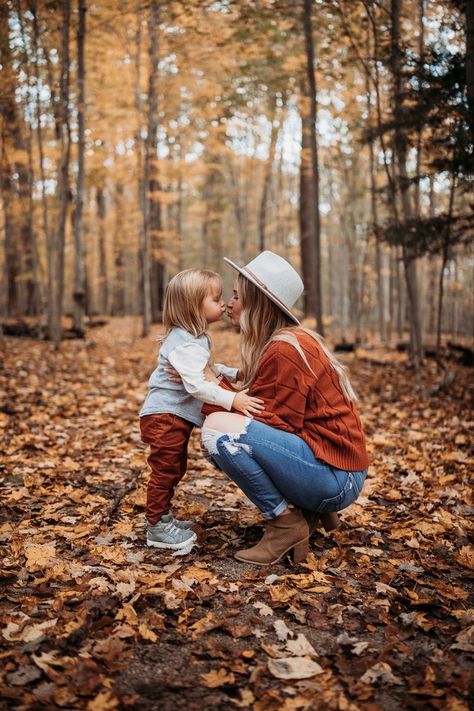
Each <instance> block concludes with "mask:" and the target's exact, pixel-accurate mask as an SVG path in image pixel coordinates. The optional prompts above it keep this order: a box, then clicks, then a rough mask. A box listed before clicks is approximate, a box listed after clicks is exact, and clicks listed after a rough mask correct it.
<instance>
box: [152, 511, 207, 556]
mask: <svg viewBox="0 0 474 711" xmlns="http://www.w3.org/2000/svg"><path fill="white" fill-rule="evenodd" d="M168 515H169V514H168ZM163 519H164V516H162V517H161V520H160V521H158V523H156V524H155V525H154V526H152V525H151V524H150V523H147V527H146V543H147V546H154V547H155V548H167V549H169V550H173V551H179V550H181V549H182V548H191V547H192V544H193V543H194V541H195V540H196V534H195V533H194V531H191V530H189V529H185V528H178V527H177V526H175V525H174V523H173V522H172V521H164V520H163Z"/></svg>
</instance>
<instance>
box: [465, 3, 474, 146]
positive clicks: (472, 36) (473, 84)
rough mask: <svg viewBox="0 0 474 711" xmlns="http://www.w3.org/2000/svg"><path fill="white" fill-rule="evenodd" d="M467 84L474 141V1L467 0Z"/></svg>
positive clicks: (473, 138) (470, 124) (470, 123)
mask: <svg viewBox="0 0 474 711" xmlns="http://www.w3.org/2000/svg"><path fill="white" fill-rule="evenodd" d="M466 85H467V100H468V103H469V126H470V128H471V137H472V140H473V141H474V3H473V2H472V0H466Z"/></svg>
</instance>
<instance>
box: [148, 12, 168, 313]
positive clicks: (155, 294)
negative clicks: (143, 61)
mask: <svg viewBox="0 0 474 711" xmlns="http://www.w3.org/2000/svg"><path fill="white" fill-rule="evenodd" d="M159 21H160V7H159V4H158V0H151V3H150V8H149V16H148V34H149V38H150V44H149V49H148V54H149V58H150V68H149V70H150V73H149V77H148V122H147V124H148V125H147V137H146V144H145V176H146V179H145V186H146V190H147V198H146V222H145V229H146V231H147V233H148V244H149V250H150V251H151V254H150V255H149V259H150V270H149V275H150V276H149V278H150V297H151V320H152V321H154V322H156V321H158V320H159V318H160V316H161V310H162V308H163V297H164V263H163V255H162V253H161V250H162V244H161V239H162V238H161V204H160V196H159V191H160V183H159V179H158V165H157V162H158V86H157V84H158V64H159V57H158V28H159Z"/></svg>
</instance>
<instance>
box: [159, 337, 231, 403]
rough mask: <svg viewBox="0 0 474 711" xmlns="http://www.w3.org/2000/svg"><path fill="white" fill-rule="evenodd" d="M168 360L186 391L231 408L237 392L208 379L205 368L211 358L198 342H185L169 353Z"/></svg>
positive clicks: (208, 401)
mask: <svg viewBox="0 0 474 711" xmlns="http://www.w3.org/2000/svg"><path fill="white" fill-rule="evenodd" d="M168 360H169V362H170V363H171V365H172V366H173V368H175V369H176V370H177V371H178V373H179V375H180V376H181V380H182V381H183V385H184V387H185V389H186V391H187V392H188V393H189V394H190V395H192V396H193V397H195V398H197V399H198V400H202V401H203V402H206V403H209V404H211V405H219V406H220V407H223V408H225V409H226V410H230V409H231V408H232V403H233V402H234V398H235V395H236V393H235V392H234V393H232V392H229V391H228V390H224V389H223V388H220V387H219V385H218V384H217V383H214V382H212V381H210V380H206V378H205V377H204V369H205V368H206V366H207V363H208V360H209V353H208V351H206V349H205V348H203V347H202V346H200V345H199V344H197V343H184V344H182V345H180V346H177V347H176V348H174V349H173V350H172V351H171V353H169V354H168Z"/></svg>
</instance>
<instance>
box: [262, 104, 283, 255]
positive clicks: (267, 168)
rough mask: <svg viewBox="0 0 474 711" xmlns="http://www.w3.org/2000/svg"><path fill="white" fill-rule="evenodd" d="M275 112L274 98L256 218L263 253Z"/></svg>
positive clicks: (272, 158)
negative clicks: (268, 143) (266, 156)
mask: <svg viewBox="0 0 474 711" xmlns="http://www.w3.org/2000/svg"><path fill="white" fill-rule="evenodd" d="M276 112H277V99H276V97H274V100H273V107H272V113H271V117H270V121H271V124H272V129H271V134H270V145H269V148H268V158H267V161H266V163H265V168H264V174H263V190H262V198H261V200H260V210H259V216H258V237H259V248H260V251H261V252H263V250H264V249H265V241H266V240H265V226H266V211H267V202H268V193H269V190H270V180H271V177H272V167H273V161H274V159H275V148H276V142H277V138H278V123H277V122H276V120H275V119H276Z"/></svg>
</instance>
